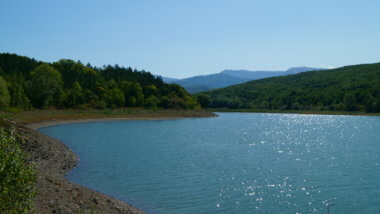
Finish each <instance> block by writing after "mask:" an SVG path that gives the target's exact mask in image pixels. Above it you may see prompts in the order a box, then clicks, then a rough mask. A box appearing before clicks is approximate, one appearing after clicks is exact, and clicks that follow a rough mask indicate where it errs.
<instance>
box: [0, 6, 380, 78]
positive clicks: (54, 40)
mask: <svg viewBox="0 0 380 214" xmlns="http://www.w3.org/2000/svg"><path fill="white" fill-rule="evenodd" d="M379 11H380V1H379V0H314V1H312V0H228V1H227V0H159V1H158V0H96V1H94V0H64V1H58V0H33V1H30V0H1V1H0V52H8V53H16V54H19V55H24V56H28V57H32V58H35V59H37V60H42V61H48V62H54V61H57V60H59V59H73V60H80V61H81V62H83V63H85V64H86V63H88V62H89V63H91V64H92V65H96V66H103V65H107V64H112V65H113V64H118V65H120V66H125V67H132V68H137V69H144V70H146V71H150V72H151V73H153V74H157V75H162V76H167V77H174V78H185V77H190V76H195V75H204V74H210V73H217V72H220V71H222V70H224V69H246V70H273V71H276V70H286V69H288V68H290V67H295V66H311V67H323V68H332V67H340V66H344V65H352V64H361V63H374V62H380V12H379Z"/></svg>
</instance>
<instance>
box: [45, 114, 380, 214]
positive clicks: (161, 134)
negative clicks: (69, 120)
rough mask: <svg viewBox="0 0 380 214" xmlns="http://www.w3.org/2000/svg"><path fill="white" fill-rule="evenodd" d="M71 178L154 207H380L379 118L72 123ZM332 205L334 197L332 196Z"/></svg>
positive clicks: (63, 129)
mask: <svg viewBox="0 0 380 214" xmlns="http://www.w3.org/2000/svg"><path fill="white" fill-rule="evenodd" d="M40 131H41V132H43V133H46V134H48V135H50V136H52V137H55V138H57V139H59V140H61V141H62V142H64V143H65V144H66V145H68V146H69V147H70V148H71V149H72V150H73V151H74V152H75V153H77V154H78V155H79V156H80V162H79V165H78V167H77V168H75V169H74V170H72V171H71V172H70V173H69V174H68V175H67V177H68V178H69V180H71V181H74V182H76V183H79V184H81V185H83V186H86V187H89V188H92V189H95V190H97V191H100V192H104V193H106V194H109V195H112V196H114V197H116V198H119V199H122V200H125V201H127V202H130V203H132V204H133V205H134V206H136V207H139V208H142V209H143V210H144V211H146V212H148V213H158V214H161V213H327V207H328V205H329V204H330V205H331V208H330V213H332V214H333V213H380V155H379V154H380V117H365V116H327V115H297V114H261V113H220V114H219V117H217V118H206V119H204V118H203V119H178V120H157V121H114V122H91V123H79V124H66V125H58V126H53V127H47V128H41V129H40ZM332 204H335V205H332Z"/></svg>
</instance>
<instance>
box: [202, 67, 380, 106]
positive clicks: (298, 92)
mask: <svg viewBox="0 0 380 214" xmlns="http://www.w3.org/2000/svg"><path fill="white" fill-rule="evenodd" d="M202 94H204V95H206V96H209V97H210V98H211V104H210V107H211V108H228V109H255V110H275V111H278V110H281V111H288V110H294V111H335V112H339V111H340V112H342V111H350V112H352V111H362V112H364V111H365V112H369V113H372V112H380V63H376V64H365V65H355V66H346V67H342V68H338V69H331V70H322V71H310V72H304V73H300V74H295V75H289V76H282V77H273V78H266V79H260V80H255V81H251V82H247V83H243V84H239V85H234V86H231V87H227V88H223V89H218V90H212V91H208V92H204V93H202Z"/></svg>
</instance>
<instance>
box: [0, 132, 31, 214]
mask: <svg viewBox="0 0 380 214" xmlns="http://www.w3.org/2000/svg"><path fill="white" fill-rule="evenodd" d="M22 144H23V141H22V140H21V139H20V138H19V137H17V136H15V134H14V133H13V132H12V131H9V132H7V131H5V130H4V129H3V128H0V210H1V212H2V213H28V212H29V211H30V210H31V208H32V202H31V198H32V197H33V195H34V191H33V187H34V183H35V180H36V174H35V169H34V167H33V166H31V165H30V164H28V163H27V161H26V159H25V157H26V154H24V152H23V151H22V149H21V146H22Z"/></svg>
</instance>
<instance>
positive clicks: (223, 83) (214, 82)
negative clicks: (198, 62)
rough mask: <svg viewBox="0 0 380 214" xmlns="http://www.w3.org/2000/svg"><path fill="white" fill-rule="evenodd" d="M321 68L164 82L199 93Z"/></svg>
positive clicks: (233, 73)
mask: <svg viewBox="0 0 380 214" xmlns="http://www.w3.org/2000/svg"><path fill="white" fill-rule="evenodd" d="M320 69H321V68H310V67H295V68H290V69H288V70H286V71H247V70H224V71H222V72H220V73H216V74H209V75H201V76H195V77H190V78H185V79H180V80H170V78H169V80H165V79H164V78H163V80H164V82H166V83H176V84H179V85H181V86H182V87H184V88H185V89H186V90H187V91H188V92H190V93H197V92H201V91H207V90H211V89H217V88H224V87H227V86H231V85H236V84H239V83H244V82H248V81H251V80H256V79H263V78H268V77H274V76H282V75H289V74H295V73H300V72H306V71H311V70H320Z"/></svg>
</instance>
